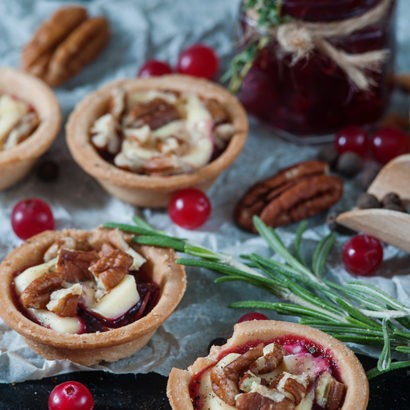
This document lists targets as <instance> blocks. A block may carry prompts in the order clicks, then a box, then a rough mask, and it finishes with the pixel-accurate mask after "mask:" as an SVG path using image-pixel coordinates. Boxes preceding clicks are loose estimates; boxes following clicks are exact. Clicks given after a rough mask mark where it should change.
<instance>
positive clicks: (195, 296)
mask: <svg viewBox="0 0 410 410" xmlns="http://www.w3.org/2000/svg"><path fill="white" fill-rule="evenodd" d="M63 3H68V2H63V1H47V0H37V1H30V0H15V1H10V0H0V16H2V19H1V21H0V56H1V57H0V58H1V65H3V66H14V67H17V66H18V65H19V56H20V50H21V47H22V46H23V45H24V44H25V43H26V42H27V41H28V39H29V38H30V36H31V34H32V32H33V30H34V29H35V28H36V27H37V26H38V25H39V23H40V22H41V21H42V20H44V19H46V18H47V17H48V16H49V15H50V14H51V12H52V11H53V10H54V9H56V8H57V7H59V6H61V5H62V4H63ZM70 3H72V2H70ZM81 4H84V5H86V6H87V7H88V9H89V12H90V14H91V15H98V14H104V15H106V16H108V18H109V20H110V22H111V25H112V39H111V42H110V44H109V46H108V48H107V49H106V50H105V52H104V53H103V54H102V55H101V56H100V57H99V59H98V60H97V61H96V62H95V63H94V64H91V65H90V66H88V67H87V68H86V69H85V70H84V71H83V72H82V73H81V74H80V75H79V76H77V77H76V78H75V79H73V80H71V81H70V82H68V83H67V84H66V85H64V87H62V88H60V89H58V90H57V96H58V99H59V101H60V104H61V107H62V109H63V113H64V117H65V119H66V118H67V116H68V114H69V113H70V112H71V110H72V109H73V107H74V105H75V104H76V103H77V102H78V101H80V100H81V99H82V98H83V97H84V96H85V95H86V94H87V93H89V92H90V91H93V90H95V89H96V88H98V87H99V86H101V85H102V84H104V83H106V82H108V81H110V80H113V79H116V78H122V77H129V76H134V75H135V73H136V71H137V69H138V67H140V66H141V64H142V63H143V62H144V61H145V60H146V59H148V58H153V57H156V58H160V59H164V60H168V61H170V62H172V63H175V62H176V58H177V55H178V53H179V51H180V50H181V49H183V48H184V47H186V46H188V45H190V44H193V43H195V42H198V41H203V42H206V43H208V44H209V45H211V46H213V47H215V48H216V49H217V51H218V54H219V55H220V56H221V57H222V59H223V60H224V61H226V59H227V57H228V56H229V54H230V52H231V50H232V45H233V43H234V40H235V34H236V19H237V10H238V4H239V0H224V1H221V0H207V1H203V0H134V1H131V0H117V1H110V0H95V1H88V2H85V1H84V2H82V3H81ZM398 6H399V7H398V11H399V12H398V21H397V34H398V43H399V55H398V59H397V61H398V70H399V71H410V27H409V24H408V21H409V18H410V1H408V0H400V1H399V4H398ZM392 106H393V110H394V111H396V112H400V113H402V114H404V115H407V112H408V107H409V101H408V98H407V97H406V96H403V95H399V94H397V95H395V96H394V98H393V104H392ZM315 152H316V149H315V148H312V147H303V148H301V147H299V146H298V147H296V146H295V145H292V144H290V143H287V142H284V141H282V140H280V139H278V138H277V137H276V136H275V135H274V134H273V132H272V131H271V130H270V129H268V128H266V127H264V126H263V125H261V124H258V123H257V122H255V121H252V122H251V132H250V135H249V139H248V142H247V144H246V148H245V150H244V152H243V153H242V155H241V156H240V158H239V159H238V161H237V162H236V163H235V165H234V166H233V167H232V168H230V170H229V171H228V172H225V173H224V174H223V175H222V176H221V177H220V178H219V179H218V181H217V183H216V184H215V185H214V186H213V188H212V189H211V191H210V197H211V200H212V203H213V207H214V210H213V214H212V217H211V219H210V220H209V221H208V223H207V224H206V225H205V226H204V227H203V228H201V229H200V230H198V231H193V232H187V231H184V230H182V229H180V228H178V227H176V226H173V225H172V224H171V223H170V221H169V219H168V217H167V215H166V214H165V213H164V212H151V211H149V210H146V211H144V212H143V214H144V215H145V217H146V218H147V219H148V221H150V222H151V223H153V224H155V225H156V226H158V227H160V228H163V229H166V230H168V231H169V232H171V233H173V234H177V235H181V236H184V237H188V238H191V239H192V240H193V241H194V242H195V243H202V244H205V245H207V246H210V247H212V248H213V249H219V250H222V249H223V250H226V251H229V252H233V253H235V254H240V253H242V252H249V251H252V250H253V251H259V252H266V249H265V246H264V244H263V243H262V241H261V240H260V239H258V238H256V237H254V236H253V235H249V234H245V233H243V232H240V231H239V230H237V229H236V228H235V226H234V225H233V224H232V221H231V212H232V209H233V206H234V203H235V201H236V200H237V198H238V197H239V196H240V195H241V194H242V193H243V191H244V190H245V189H246V187H247V186H249V185H250V184H251V183H253V182H254V181H255V180H257V179H260V178H262V177H266V176H270V175H272V174H274V173H275V172H276V171H277V170H278V169H280V168H282V167H284V166H287V165H290V164H292V163H293V162H296V161H298V160H303V159H307V158H311V157H313V156H314V155H315ZM46 157H47V158H53V159H54V160H57V161H58V162H59V164H60V167H61V176H60V178H59V180H58V182H56V183H52V184H45V183H42V182H41V181H39V180H37V178H36V177H35V176H34V175H32V176H29V177H28V178H26V179H25V180H24V181H23V182H21V183H20V184H18V185H16V186H15V187H13V188H11V189H9V190H7V191H5V192H2V193H0V258H1V259H2V258H3V257H4V256H5V255H6V254H7V253H8V252H9V251H10V250H11V249H12V248H14V247H15V246H16V245H18V244H19V240H18V239H17V238H16V237H15V236H14V234H13V232H12V231H11V227H10V222H9V217H10V212H11V209H12V207H13V205H14V204H15V203H16V202H17V201H18V200H20V199H23V198H26V197H33V196H35V197H40V198H44V199H46V200H47V201H48V202H49V203H50V204H51V205H52V207H53V210H54V213H55V216H56V219H57V225H58V227H59V228H62V227H76V228H93V227H94V226H96V225H99V224H101V223H103V222H105V221H108V220H116V221H123V222H128V221H130V218H131V216H132V215H133V214H134V213H135V212H140V211H139V210H136V209H135V208H134V207H132V206H129V205H126V204H124V203H122V202H120V201H118V200H116V199H114V198H110V197H109V196H108V195H107V194H106V193H105V192H104V191H103V190H102V189H101V188H100V187H99V185H98V184H97V183H96V182H95V181H94V180H93V179H92V178H90V177H89V176H88V175H86V174H85V173H84V172H83V171H82V170H81V169H80V168H79V167H78V166H77V165H76V164H75V163H74V162H73V161H72V159H71V157H70V154H69V152H68V150H67V147H66V144H65V141H64V133H63V132H61V133H60V135H59V138H58V140H57V141H56V143H55V144H54V145H53V146H52V148H51V150H50V152H49V153H48V154H47V155H46ZM357 189H358V188H357V181H351V182H349V183H348V184H346V194H345V196H344V198H343V201H342V202H341V204H340V205H338V206H340V207H349V206H351V205H352V203H353V202H354V199H353V198H354V197H355V193H356V191H357ZM323 221H324V217H321V218H315V219H313V220H312V229H311V230H310V231H309V232H308V238H309V244H312V243H313V242H315V241H317V240H318V238H319V235H320V234H322V233H324V232H325V228H324V226H323ZM294 230H295V227H294V226H289V227H285V228H283V229H281V230H280V231H281V234H282V235H283V237H284V240H285V241H286V242H288V241H290V240H291V239H292V237H293V232H294ZM344 240H345V238H340V241H339V243H338V244H337V246H336V251H335V252H334V253H333V256H332V258H331V261H330V264H331V273H330V275H333V276H335V277H338V278H339V279H340V280H341V281H346V280H349V279H350V278H351V276H350V275H349V274H347V273H346V272H345V271H344V269H343V268H342V267H341V265H340V252H339V250H340V246H341V244H342V243H343V241H344ZM386 255H387V259H388V260H387V262H385V264H384V265H383V276H376V277H374V278H371V279H368V280H369V281H371V282H373V283H377V284H379V285H380V286H381V287H382V288H383V289H385V290H386V291H388V292H389V293H391V294H394V295H397V296H398V297H399V298H400V299H401V300H402V301H403V302H405V303H408V302H409V297H408V295H407V294H406V292H405V289H407V290H408V289H409V288H410V275H409V274H408V271H409V270H408V266H409V262H410V260H409V257H408V256H405V255H403V254H400V253H398V252H397V250H395V249H394V248H392V247H387V248H386ZM397 256H398V257H399V258H398V259H397V258H395V260H394V261H389V259H391V258H393V257H397ZM380 273H381V272H380ZM214 278H215V275H214V274H213V273H211V272H205V271H198V270H194V269H189V273H188V281H189V285H188V289H187V292H186V295H185V297H184V299H183V301H182V303H181V305H180V307H179V309H178V310H177V311H176V312H175V313H174V314H173V315H172V317H171V318H170V319H169V320H168V321H167V322H166V324H165V325H164V326H163V327H162V328H161V329H160V330H159V331H158V332H157V333H156V335H155V336H154V338H153V339H152V341H151V342H150V343H149V344H148V345H147V346H146V347H145V348H144V349H143V350H142V351H140V352H139V353H137V354H135V355H134V356H133V357H131V358H129V359H124V360H121V361H119V362H117V363H114V364H111V365H108V366H98V367H94V368H95V369H97V368H100V369H101V368H102V369H108V370H110V371H114V372H119V373H120V372H148V371H151V370H155V371H158V372H160V373H162V374H165V375H166V374H168V372H169V370H170V368H171V367H172V366H174V365H175V366H179V367H186V366H187V365H188V364H190V363H191V362H192V361H193V360H194V358H195V357H196V356H198V355H203V354H206V347H207V344H208V342H209V341H210V340H211V339H213V338H215V337H218V336H229V334H230V332H231V330H232V324H233V323H234V322H235V321H236V320H237V318H238V317H239V316H240V315H241V314H242V313H243V312H241V311H233V310H230V309H228V308H226V305H227V304H228V303H229V302H232V301H236V300H241V299H242V300H244V299H248V298H249V299H250V298H252V299H253V298H259V299H268V298H270V297H271V296H270V295H269V294H266V293H264V292H262V291H259V290H256V289H252V288H250V287H248V286H246V285H243V284H242V285H241V284H224V285H215V284H213V279H214ZM269 316H270V317H271V318H277V316H276V315H275V314H273V313H270V314H269ZM368 352H369V353H372V352H370V351H368ZM81 368H82V367H81V366H77V365H73V364H70V363H66V362H63V361H60V362H58V361H55V362H51V361H45V360H43V359H42V358H41V357H39V356H37V355H35V354H33V353H32V352H31V351H30V349H28V348H27V346H26V344H25V342H24V341H23V339H22V338H21V337H20V336H18V335H17V334H16V333H15V332H13V331H11V330H9V329H8V328H7V327H6V326H5V325H4V324H3V323H2V322H1V321H0V382H11V381H22V380H26V379H35V378H41V377H45V376H49V375H54V374H57V373H61V372H67V371H71V370H75V369H81Z"/></svg>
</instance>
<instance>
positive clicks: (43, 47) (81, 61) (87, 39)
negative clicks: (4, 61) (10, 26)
mask: <svg viewBox="0 0 410 410" xmlns="http://www.w3.org/2000/svg"><path fill="white" fill-rule="evenodd" d="M108 37H109V24H108V21H107V20H106V19H105V18H104V17H96V18H88V16H87V10H86V9H85V8H83V7H78V6H68V7H62V8H61V9H59V10H57V11H56V12H55V13H54V14H53V15H52V16H51V18H50V19H49V20H48V21H46V22H44V23H43V24H42V25H41V26H40V27H39V29H38V30H37V31H36V32H35V34H34V36H33V38H32V40H31V41H30V42H29V43H28V44H27V45H26V46H25V47H24V49H23V53H22V67H23V69H24V70H26V71H28V72H30V73H32V74H34V75H36V76H37V77H40V78H42V79H43V80H44V81H45V82H47V83H48V84H50V85H52V86H57V85H60V84H62V83H64V82H65V81H67V80H68V79H69V78H71V77H72V76H74V75H76V74H78V73H79V72H80V71H81V70H82V69H83V68H84V66H85V65H87V64H88V63H90V62H91V61H92V60H94V59H95V58H96V57H97V55H98V54H99V53H100V52H101V50H102V49H103V48H104V46H105V45H106V43H107V41H108Z"/></svg>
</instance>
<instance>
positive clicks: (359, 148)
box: [335, 127, 368, 158]
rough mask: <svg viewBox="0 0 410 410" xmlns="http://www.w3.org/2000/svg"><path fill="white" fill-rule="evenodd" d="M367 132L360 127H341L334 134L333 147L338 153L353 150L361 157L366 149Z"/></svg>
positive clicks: (365, 152)
mask: <svg viewBox="0 0 410 410" xmlns="http://www.w3.org/2000/svg"><path fill="white" fill-rule="evenodd" d="M367 141H368V139H367V132H366V131H365V130H364V129H363V128H361V127H348V128H343V129H342V130H340V131H339V132H338V133H337V134H336V139H335V147H336V150H337V152H338V153H339V154H343V153H345V152H348V151H350V152H355V153H356V154H358V155H360V156H361V157H362V158H363V157H365V156H366V154H367V149H368V142H367Z"/></svg>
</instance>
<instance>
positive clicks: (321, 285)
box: [104, 217, 410, 378]
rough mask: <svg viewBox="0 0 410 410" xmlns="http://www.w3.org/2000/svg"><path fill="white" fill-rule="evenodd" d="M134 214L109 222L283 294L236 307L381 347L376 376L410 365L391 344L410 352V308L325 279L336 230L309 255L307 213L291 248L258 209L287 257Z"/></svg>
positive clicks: (358, 285)
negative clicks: (238, 247)
mask: <svg viewBox="0 0 410 410" xmlns="http://www.w3.org/2000/svg"><path fill="white" fill-rule="evenodd" d="M133 222H134V225H127V224H119V223H113V222H110V223H107V224H105V225H104V226H105V227H107V228H118V229H121V230H123V231H125V232H129V233H132V234H135V236H134V238H133V242H134V243H138V244H143V245H154V246H160V247H165V248H172V249H174V250H176V251H178V252H183V253H185V254H186V255H189V256H190V257H191V258H180V259H178V261H177V262H178V263H180V264H182V265H184V266H191V267H198V268H205V269H209V270H212V271H215V272H217V273H219V274H220V275H221V276H220V277H218V278H217V279H216V280H215V282H216V283H223V282H232V281H239V282H245V283H247V284H250V285H253V286H257V287H259V288H262V289H265V290H266V291H268V292H269V293H270V294H272V295H274V296H275V297H277V298H280V299H282V300H283V302H278V301H277V300H275V299H274V300H269V299H268V300H266V301H260V300H256V301H255V300H250V301H240V302H234V303H231V304H230V305H229V306H230V307H232V308H246V309H267V310H273V311H275V312H277V313H279V314H283V315H291V316H296V317H298V318H299V323H302V324H306V325H309V326H312V327H315V328H316V329H320V330H322V331H324V332H326V333H329V334H330V335H332V336H334V337H336V338H337V339H339V340H341V341H343V342H350V343H357V344H361V345H372V346H378V347H380V348H381V352H380V355H379V360H378V363H377V368H375V369H372V370H370V371H369V372H368V377H369V378H373V377H375V376H377V375H379V374H382V373H386V372H388V371H392V370H395V369H399V368H404V367H410V360H403V361H395V362H393V361H392V351H394V352H398V353H401V354H404V355H406V354H407V355H408V354H410V308H409V307H408V306H405V305H403V304H402V303H400V302H399V301H398V300H396V299H395V298H393V297H391V296H390V295H389V294H387V293H386V292H384V291H382V290H381V289H378V288H377V287H375V286H373V285H370V284H367V283H365V282H360V281H352V282H348V283H346V284H344V285H343V286H342V285H340V284H338V283H336V282H334V281H332V280H330V279H326V277H325V275H324V272H325V267H326V260H327V257H328V255H329V253H330V252H331V250H332V247H333V244H334V242H335V236H334V234H333V233H331V234H329V235H327V236H325V237H324V238H322V239H321V240H320V242H319V243H318V244H317V246H316V248H315V250H314V252H313V254H312V260H311V261H310V262H309V263H308V262H306V261H305V260H304V258H303V257H302V255H303V252H302V244H303V235H304V233H305V231H306V229H307V227H308V225H307V223H306V221H305V222H302V223H301V224H300V225H299V227H298V229H297V231H296V236H295V240H294V243H293V250H292V251H290V250H289V249H288V248H287V247H286V245H285V244H284V242H283V241H282V239H281V238H280V236H279V235H278V233H277V232H276V231H275V230H274V229H272V228H270V227H268V226H266V225H265V224H264V223H263V222H262V221H261V220H260V219H259V218H258V217H254V220H253V222H254V225H255V227H256V229H257V231H258V233H259V235H260V236H261V237H262V238H263V239H264V240H265V241H266V243H267V245H268V246H269V247H270V249H271V250H272V251H273V252H274V254H276V255H277V256H279V258H280V261H278V260H276V259H273V258H269V257H264V256H260V255H258V254H255V253H250V254H245V255H241V257H240V258H236V257H234V256H232V255H229V254H225V253H219V252H215V251H213V250H211V249H208V248H205V247H203V246H197V245H193V244H191V243H189V242H188V241H187V240H185V239H180V238H177V237H173V236H169V235H167V234H166V233H165V232H163V231H160V230H157V229H155V228H153V227H152V226H150V225H149V224H147V223H146V222H145V221H143V220H142V219H141V218H139V217H134V219H133Z"/></svg>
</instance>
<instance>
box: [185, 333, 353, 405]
mask: <svg viewBox="0 0 410 410" xmlns="http://www.w3.org/2000/svg"><path fill="white" fill-rule="evenodd" d="M189 392H190V397H191V401H192V404H193V408H194V409H196V410H208V409H211V410H212V409H225V410H229V409H239V410H256V409H271V410H275V409H280V410H293V409H296V410H302V409H303V410H305V409H306V410H308V409H328V410H337V409H340V408H341V407H342V406H343V402H344V398H345V394H346V386H345V384H343V383H342V382H341V381H340V377H339V374H338V369H337V368H336V365H335V363H334V360H333V358H332V355H331V353H330V352H328V351H326V350H324V349H323V348H322V347H321V346H319V345H317V344H315V343H313V342H311V341H308V340H305V339H303V338H301V337H298V336H292V335H288V336H284V337H280V338H276V339H274V340H271V341H265V342H260V341H254V342H251V343H247V344H246V345H242V346H235V348H233V349H229V350H225V351H222V352H221V353H220V354H219V356H218V357H217V358H216V361H215V362H214V363H212V364H211V365H209V366H207V367H206V368H205V369H202V370H201V371H200V372H198V373H197V374H194V375H193V377H192V379H191V382H190V384H189Z"/></svg>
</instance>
